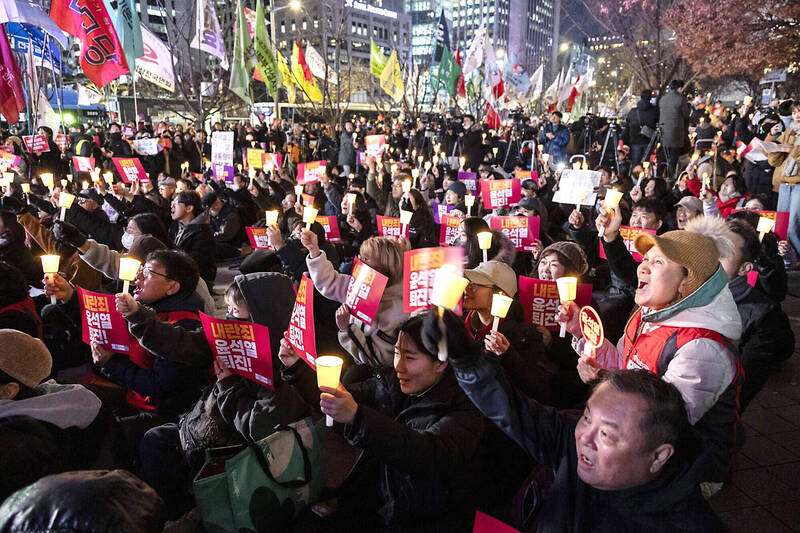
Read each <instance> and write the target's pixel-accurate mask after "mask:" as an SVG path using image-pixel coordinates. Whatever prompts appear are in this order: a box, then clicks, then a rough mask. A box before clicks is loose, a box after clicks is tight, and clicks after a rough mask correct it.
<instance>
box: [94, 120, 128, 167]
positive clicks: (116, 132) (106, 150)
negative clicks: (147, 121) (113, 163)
mask: <svg viewBox="0 0 800 533" xmlns="http://www.w3.org/2000/svg"><path fill="white" fill-rule="evenodd" d="M102 150H103V155H104V156H105V157H106V158H107V159H109V160H110V159H111V158H112V157H133V149H132V148H131V145H130V144H128V141H126V140H125V139H123V138H122V129H121V128H120V125H119V124H117V123H116V122H112V123H111V124H109V126H108V138H107V139H106V142H105V145H104V146H103V148H102ZM109 170H111V169H110V168H109Z"/></svg>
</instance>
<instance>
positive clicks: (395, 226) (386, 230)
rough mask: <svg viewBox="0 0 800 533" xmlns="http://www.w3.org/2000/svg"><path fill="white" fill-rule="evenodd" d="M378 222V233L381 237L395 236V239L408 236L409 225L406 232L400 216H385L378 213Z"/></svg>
mask: <svg viewBox="0 0 800 533" xmlns="http://www.w3.org/2000/svg"><path fill="white" fill-rule="evenodd" d="M375 218H376V220H377V222H378V235H380V236H381V237H394V238H395V239H399V238H401V237H405V238H406V239H407V238H408V225H406V227H405V232H404V231H403V229H404V228H403V225H402V224H401V223H400V219H399V218H394V217H384V216H381V215H378V216H376V217H375Z"/></svg>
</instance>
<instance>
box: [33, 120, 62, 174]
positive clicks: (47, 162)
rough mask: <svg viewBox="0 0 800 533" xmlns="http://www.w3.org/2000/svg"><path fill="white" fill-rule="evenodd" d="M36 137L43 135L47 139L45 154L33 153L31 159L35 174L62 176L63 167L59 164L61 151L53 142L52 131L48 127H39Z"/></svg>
mask: <svg viewBox="0 0 800 533" xmlns="http://www.w3.org/2000/svg"><path fill="white" fill-rule="evenodd" d="M36 133H37V134H38V135H44V136H45V138H46V139H47V146H48V148H49V150H48V151H47V152H33V155H32V159H33V162H34V165H35V167H36V171H35V173H36V174H41V173H43V172H50V173H52V174H55V175H61V174H63V165H62V163H61V150H59V148H58V146H56V143H55V142H53V130H52V129H50V128H49V127H48V126H39V129H38V131H37V132H36Z"/></svg>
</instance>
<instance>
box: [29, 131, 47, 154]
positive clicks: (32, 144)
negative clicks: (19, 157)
mask: <svg viewBox="0 0 800 533" xmlns="http://www.w3.org/2000/svg"><path fill="white" fill-rule="evenodd" d="M22 140H23V141H25V148H27V150H28V151H29V152H49V151H50V145H49V144H48V142H47V136H46V135H23V136H22Z"/></svg>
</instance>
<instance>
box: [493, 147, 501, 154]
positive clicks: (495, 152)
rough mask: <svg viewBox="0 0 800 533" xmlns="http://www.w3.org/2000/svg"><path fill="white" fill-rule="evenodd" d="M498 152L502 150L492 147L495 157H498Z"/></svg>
mask: <svg viewBox="0 0 800 533" xmlns="http://www.w3.org/2000/svg"><path fill="white" fill-rule="evenodd" d="M498 151H500V149H499V148H498V147H497V146H493V147H492V153H493V154H494V156H495V157H497V152H498Z"/></svg>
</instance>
